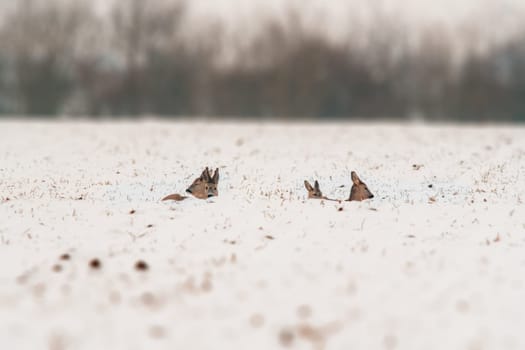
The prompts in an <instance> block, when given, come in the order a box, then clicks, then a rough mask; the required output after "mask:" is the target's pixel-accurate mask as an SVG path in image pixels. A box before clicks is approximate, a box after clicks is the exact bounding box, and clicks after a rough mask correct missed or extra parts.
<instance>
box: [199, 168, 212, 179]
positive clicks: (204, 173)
mask: <svg viewBox="0 0 525 350" xmlns="http://www.w3.org/2000/svg"><path fill="white" fill-rule="evenodd" d="M201 179H202V180H205V181H208V180H209V179H210V171H209V170H208V167H206V169H204V170H203V171H202V174H201Z"/></svg>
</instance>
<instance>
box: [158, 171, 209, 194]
mask: <svg viewBox="0 0 525 350" xmlns="http://www.w3.org/2000/svg"><path fill="white" fill-rule="evenodd" d="M218 184H219V169H218V168H217V169H215V172H214V173H213V176H211V174H210V170H209V169H208V167H206V169H204V171H203V172H202V174H201V175H200V176H199V177H198V178H196V179H195V180H194V181H193V183H192V184H191V185H190V187H188V188H187V189H186V192H187V193H190V194H191V195H193V196H194V197H196V198H199V199H206V198H210V197H214V196H218V195H219V191H218V190H217V185H218ZM186 198H188V197H187V196H183V195H180V194H178V193H175V194H170V195H169V196H167V197H164V198H163V199H162V200H163V201H167V200H174V201H182V200H184V199H186Z"/></svg>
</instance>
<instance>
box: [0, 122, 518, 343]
mask: <svg viewBox="0 0 525 350" xmlns="http://www.w3.org/2000/svg"><path fill="white" fill-rule="evenodd" d="M0 134H1V137H0V259H1V265H0V344H1V348H4V349H17V350H19V349H28V350H29V349H31V350H34V349H49V350H66V349H82V350H84V349H85V350H92V349H112V350H114V349H126V350H134V349H137V350H138V349H191V350H201V349H203V350H204V349H228V350H231V349H239V350H241V349H242V350H245V349H250V350H252V349H261V350H268V349H316V350H317V349H338V350H350V349H387V350H390V349H414V350H419V349H426V350H432V349H435V350H440V349H448V350H451V349H465V350H485V349H498V350H499V349H506V350H510V349H525V333H524V331H523V330H524V327H525V206H524V203H523V201H525V128H524V127H517V126H485V127H479V126H451V125H434V126H425V125H417V124H414V125H412V124H363V123H341V124H336V123H327V124H313V123H312V124H309V123H292V124H280V123H271V122H268V123H262V124H259V123H236V122H223V123H220V122H211V123H207V122H205V121H199V122H167V121H154V120H152V121H142V122H101V123H93V122H66V121H55V122H37V121H15V120H4V121H1V122H0ZM205 166H209V167H211V168H213V169H215V168H219V169H220V181H219V196H218V197H213V198H210V199H208V200H199V199H195V198H189V199H187V200H185V201H182V202H161V201H160V199H161V198H163V197H164V196H165V195H168V194H171V193H181V194H182V193H184V190H185V189H186V187H187V186H188V185H189V184H190V183H191V182H192V181H193V179H195V178H196V177H197V176H198V175H199V174H200V173H201V172H202V170H203V169H204V167H205ZM352 170H355V171H357V173H358V174H359V176H360V177H361V179H362V180H363V181H364V182H366V183H367V184H368V187H369V188H370V190H371V191H372V192H373V193H374V195H375V198H373V199H372V200H369V201H364V202H341V203H338V202H329V201H320V200H308V199H307V196H306V190H305V189H304V186H303V181H304V180H305V179H308V180H309V181H310V182H313V181H314V180H316V179H317V180H319V182H320V184H321V189H322V190H323V192H324V194H325V195H327V196H329V197H335V198H341V199H346V198H348V195H349V192H350V186H351V181H350V172H351V171H352ZM94 259H98V260H96V261H97V262H98V264H97V263H96V262H95V261H94ZM140 261H141V262H142V264H138V265H137V263H138V262H140Z"/></svg>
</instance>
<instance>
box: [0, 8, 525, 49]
mask: <svg viewBox="0 0 525 350" xmlns="http://www.w3.org/2000/svg"><path fill="white" fill-rule="evenodd" d="M37 1H38V0H37ZM41 1H44V2H46V1H50V0H41ZM56 1H64V2H66V3H67V2H69V1H81V0H56ZM86 1H88V2H90V3H95V4H96V6H98V8H99V10H100V12H104V11H105V9H107V8H109V7H110V6H111V3H112V2H114V1H119V2H120V1H125V0H86ZM144 1H148V0H144ZM159 1H163V0H159ZM164 1H177V0H164ZM187 2H188V3H189V4H190V15H191V16H190V21H189V26H190V27H191V26H194V27H195V28H196V29H198V28H199V27H202V23H203V22H202V21H203V20H204V21H205V20H207V19H210V18H211V19H214V20H220V21H223V22H224V23H225V24H226V25H227V28H228V31H229V32H230V33H234V34H235V35H239V34H247V35H248V36H249V35H250V34H253V33H254V32H256V31H257V22H258V21H260V20H261V19H263V18H275V17H277V18H281V19H282V20H283V21H285V14H286V9H287V8H288V7H289V6H295V7H296V8H300V9H301V10H302V13H303V14H304V16H305V17H306V21H307V23H308V24H309V25H311V26H312V27H319V28H320V29H322V30H323V31H325V32H326V33H328V34H330V35H333V36H337V35H341V34H343V35H344V34H345V33H348V31H349V30H356V29H357V30H359V29H360V27H362V26H368V27H369V28H368V30H373V28H374V25H375V23H374V22H373V20H372V19H373V18H377V16H376V15H374V13H375V14H377V13H381V14H382V16H383V17H384V18H387V19H389V20H394V21H399V22H400V23H402V24H403V25H404V26H405V27H406V29H407V30H408V31H409V32H417V31H418V30H419V29H420V28H421V27H422V26H428V25H434V24H438V25H444V26H446V27H448V28H449V29H450V31H451V32H453V33H454V32H465V30H475V31H477V32H479V33H478V34H479V35H481V36H482V37H483V38H485V39H486V40H487V41H490V42H497V41H500V40H504V39H505V38H508V37H509V36H512V35H513V34H514V33H517V32H520V31H523V30H525V0H188V1H187ZM16 3H20V0H0V6H1V5H4V6H9V5H13V4H16ZM396 23H397V22H396Z"/></svg>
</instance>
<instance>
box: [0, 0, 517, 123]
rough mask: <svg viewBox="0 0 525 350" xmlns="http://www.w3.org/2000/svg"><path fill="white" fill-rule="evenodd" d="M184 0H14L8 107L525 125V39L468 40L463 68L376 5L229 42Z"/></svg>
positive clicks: (293, 18) (449, 48) (432, 33)
mask: <svg viewBox="0 0 525 350" xmlns="http://www.w3.org/2000/svg"><path fill="white" fill-rule="evenodd" d="M186 5H187V4H186V3H184V2H182V1H160V0H148V1H144V0H126V1H118V2H116V3H115V5H114V6H112V8H111V9H110V11H109V13H106V14H105V15H100V14H97V13H96V11H95V10H94V8H93V6H92V5H90V3H89V2H73V1H68V2H59V1H53V0H49V1H38V0H17V6H15V7H14V8H12V9H11V10H10V11H8V12H7V13H5V14H4V16H3V18H2V22H1V23H0V114H4V115H14V114H26V115H41V116H47V115H70V116H76V115H78V116H108V115H109V116H140V115H146V114H151V115H166V116H192V115H217V116H240V117H287V118H293V117H308V118H310V117H311V118H347V117H362V118H389V117H393V118H403V117H408V118H412V117H415V118H425V119H429V120H444V119H456V120H506V121H510V120H525V33H524V35H523V36H522V37H517V38H514V39H513V40H510V41H507V42H506V43H504V44H501V45H499V46H497V47H492V48H491V49H490V50H488V51H485V52H480V50H476V47H477V46H478V44H479V43H480V42H481V41H482V39H483V38H480V37H477V36H476V35H474V34H473V35H472V37H471V38H469V40H468V45H467V46H466V47H464V57H463V58H462V60H461V62H460V63H458V62H457V60H456V59H455V56H454V54H453V42H454V38H453V37H451V34H449V33H447V31H446V30H445V29H444V28H440V27H437V26H430V25H429V26H428V27H427V28H426V29H425V30H424V31H423V32H422V33H420V35H419V36H418V37H417V40H416V41H415V42H414V40H412V39H410V36H409V35H408V34H407V33H406V32H405V30H406V29H404V27H403V26H401V25H399V23H397V22H396V21H395V20H393V19H392V18H390V17H388V16H386V15H384V14H382V13H381V11H377V18H376V23H377V26H375V27H374V28H373V29H372V30H368V31H364V30H362V31H359V30H355V31H354V32H351V33H348V35H347V36H346V37H345V40H339V41H338V40H331V39H330V38H328V37H327V36H326V35H325V34H324V33H323V32H322V31H319V30H313V29H312V28H311V27H310V26H307V25H306V24H305V22H304V20H303V19H302V17H301V16H300V15H299V12H297V11H293V10H290V11H289V13H288V15H287V17H286V20H284V21H283V20H278V19H267V20H266V21H264V23H263V24H262V26H261V28H262V29H261V30H260V31H259V32H258V34H257V35H255V36H254V37H252V38H250V39H249V40H242V33H239V40H238V45H233V47H228V49H226V48H225V39H224V37H225V32H224V30H223V27H222V26H221V25H220V24H219V23H213V22H210V23H209V24H208V25H207V26H205V27H203V28H202V30H200V31H199V32H195V33H191V32H190V31H189V30H188V29H187V27H188V26H187V23H185V19H186V14H187V11H186V10H187V7H186ZM234 42H235V41H234ZM469 45H470V46H469ZM229 46H232V45H229ZM227 50H229V51H227ZM225 57H230V59H225ZM232 57H233V58H232Z"/></svg>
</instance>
